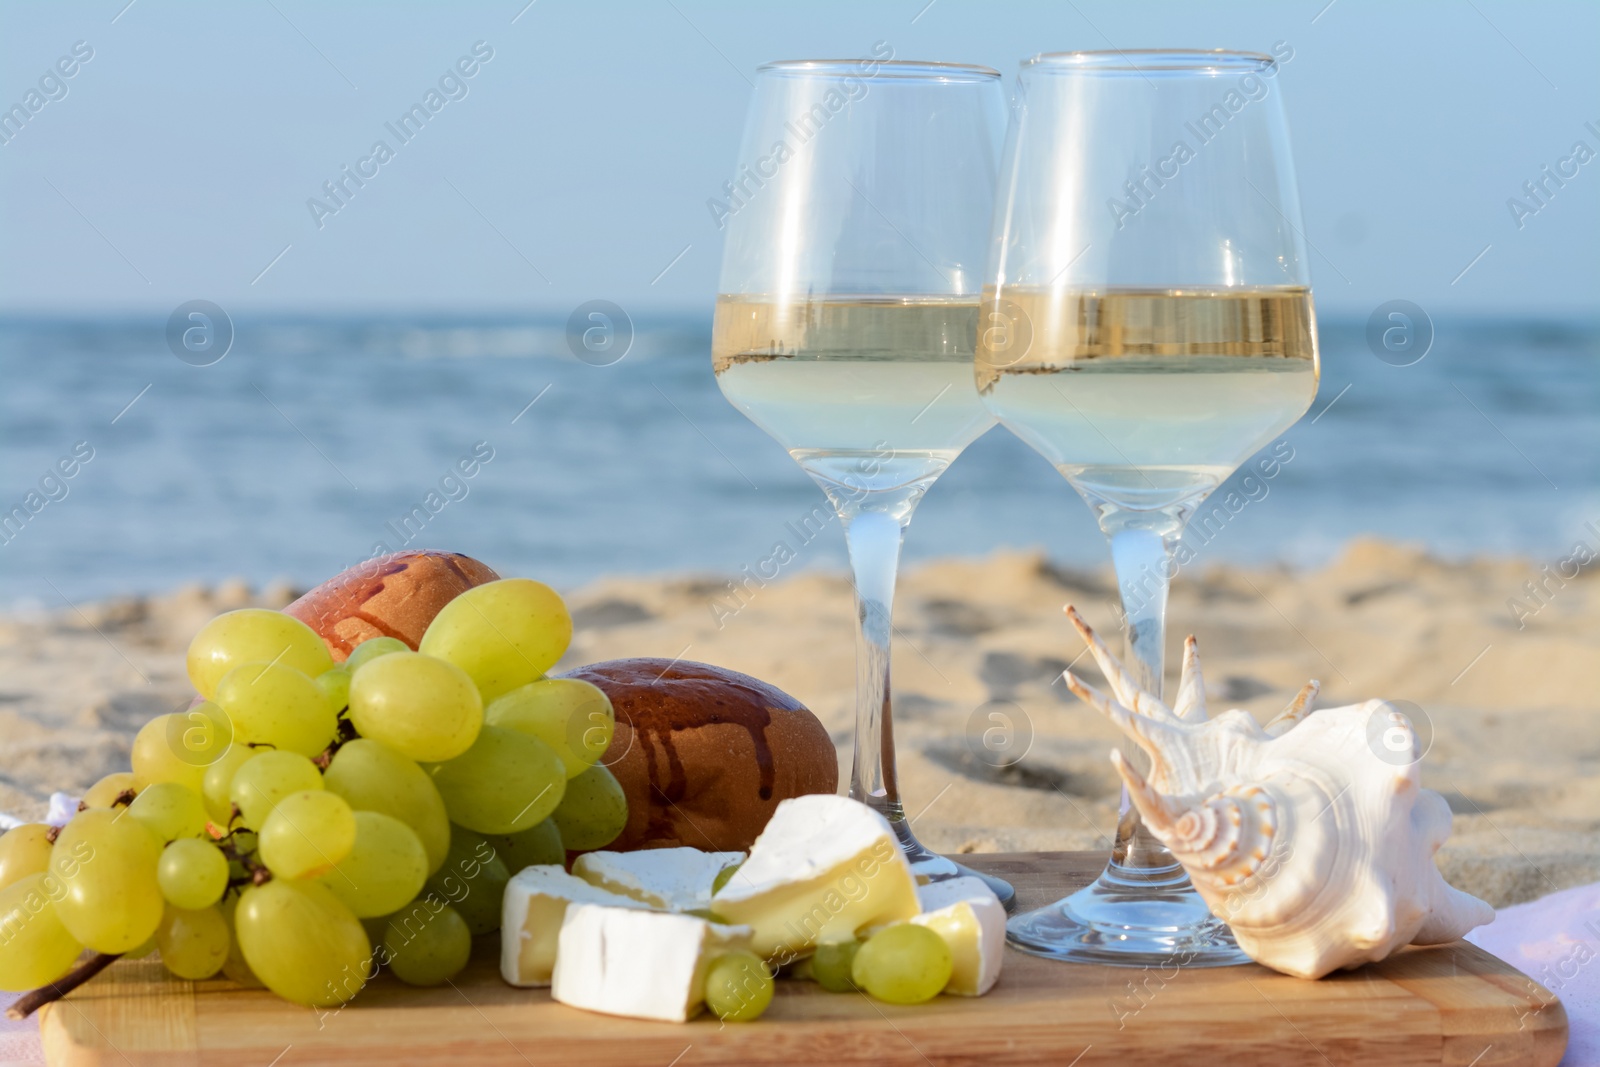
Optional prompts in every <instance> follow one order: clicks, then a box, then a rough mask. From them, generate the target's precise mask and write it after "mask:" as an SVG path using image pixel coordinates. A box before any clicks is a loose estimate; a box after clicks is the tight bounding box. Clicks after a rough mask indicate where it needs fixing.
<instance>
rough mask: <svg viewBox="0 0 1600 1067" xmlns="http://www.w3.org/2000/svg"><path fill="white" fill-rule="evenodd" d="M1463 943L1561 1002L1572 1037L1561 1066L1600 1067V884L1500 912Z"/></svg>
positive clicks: (1567, 890)
mask: <svg viewBox="0 0 1600 1067" xmlns="http://www.w3.org/2000/svg"><path fill="white" fill-rule="evenodd" d="M1467 940H1468V941H1471V942H1472V943H1473V944H1475V945H1477V946H1478V947H1479V948H1483V949H1487V950H1488V951H1490V952H1493V953H1494V954H1495V955H1496V956H1499V957H1500V958H1501V959H1503V960H1505V961H1506V962H1507V963H1509V964H1511V966H1513V967H1515V968H1517V969H1518V970H1519V971H1521V972H1522V973H1524V974H1526V975H1528V976H1529V977H1530V978H1532V979H1533V980H1534V981H1536V982H1538V983H1539V984H1540V985H1542V986H1544V987H1545V988H1546V989H1548V990H1550V992H1552V993H1554V994H1555V995H1556V996H1557V997H1559V998H1560V999H1561V1005H1562V1007H1564V1008H1566V1009H1567V1022H1568V1024H1569V1026H1570V1027H1571V1034H1572V1036H1571V1039H1570V1041H1569V1042H1568V1044H1567V1055H1566V1057H1565V1058H1564V1059H1562V1061H1561V1067H1600V962H1596V961H1600V882H1596V883H1595V884H1593V885H1584V886H1578V887H1577V888H1576V889H1566V890H1563V891H1561V892H1559V893H1552V894H1550V895H1549V896H1547V897H1543V898H1541V899H1539V900H1535V901H1533V902H1531V903H1528V904H1518V905H1516V906H1514V907H1510V908H1502V909H1500V911H1499V912H1498V913H1496V915H1495V918H1494V922H1492V923H1490V924H1489V925H1488V926H1483V927H1479V928H1478V929H1476V930H1474V931H1473V932H1472V933H1470V934H1468V935H1467Z"/></svg>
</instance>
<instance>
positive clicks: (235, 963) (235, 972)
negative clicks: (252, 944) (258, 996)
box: [217, 894, 261, 989]
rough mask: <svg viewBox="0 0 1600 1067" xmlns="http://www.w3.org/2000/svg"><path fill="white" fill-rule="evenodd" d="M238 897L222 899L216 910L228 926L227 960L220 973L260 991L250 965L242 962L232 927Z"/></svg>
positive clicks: (236, 910)
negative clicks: (220, 913)
mask: <svg viewBox="0 0 1600 1067" xmlns="http://www.w3.org/2000/svg"><path fill="white" fill-rule="evenodd" d="M240 899H241V898H240V896H239V895H232V894H230V895H228V896H224V897H223V898H222V903H221V904H219V905H218V906H217V910H219V911H221V912H222V918H223V920H224V921H225V922H227V924H228V934H229V937H228V959H227V962H226V963H224V964H223V965H222V973H223V974H224V975H226V976H227V977H228V978H230V979H232V980H233V981H235V982H237V983H238V984H239V985H242V986H244V987H245V988H246V989H260V988H261V979H259V978H257V977H256V974H255V972H254V971H252V970H251V969H250V965H249V964H248V963H246V962H245V961H244V952H243V951H242V950H241V949H240V948H239V938H238V935H237V933H236V932H235V931H236V927H235V926H234V916H235V915H236V914H237V913H238V910H239V900H240Z"/></svg>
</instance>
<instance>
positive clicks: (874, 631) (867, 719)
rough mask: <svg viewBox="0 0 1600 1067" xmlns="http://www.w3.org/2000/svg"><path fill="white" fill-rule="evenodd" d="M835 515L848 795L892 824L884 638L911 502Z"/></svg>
mask: <svg viewBox="0 0 1600 1067" xmlns="http://www.w3.org/2000/svg"><path fill="white" fill-rule="evenodd" d="M882 497H891V498H893V499H882ZM839 517H840V519H841V520H842V521H843V523H844V534H845V541H846V543H847V545H848V546H849V549H850V570H851V573H852V575H853V576H854V578H855V587H856V741H855V765H854V768H853V769H852V771H851V775H850V795H851V796H852V797H854V798H855V799H856V800H859V801H861V802H862V803H864V804H867V805H869V806H871V807H873V808H875V809H876V810H878V811H879V812H881V813H883V815H884V817H885V818H887V819H889V820H890V821H891V822H898V821H899V820H901V819H903V818H904V817H905V811H904V808H902V807H901V804H900V786H899V782H898V781H897V779H896V777H895V766H894V720H893V716H892V714H891V712H890V707H889V636H890V632H891V614H892V612H893V610H894V580H895V571H896V570H897V569H898V567H899V565H900V545H901V543H902V542H903V541H904V539H905V531H906V526H907V525H908V524H909V523H910V521H911V504H910V502H909V501H907V500H905V498H904V497H903V496H901V495H900V494H898V493H892V492H891V493H883V494H880V493H866V494H862V496H861V497H860V499H859V501H858V502H856V503H853V504H851V505H848V506H846V507H844V508H841V509H840V516H839Z"/></svg>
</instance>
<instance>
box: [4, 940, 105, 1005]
mask: <svg viewBox="0 0 1600 1067" xmlns="http://www.w3.org/2000/svg"><path fill="white" fill-rule="evenodd" d="M121 958H122V953H120V952H96V953H95V954H94V955H93V956H90V957H89V958H88V959H86V960H84V961H83V962H82V963H80V964H78V965H77V966H76V967H74V968H72V970H70V971H68V972H67V973H66V974H64V975H62V976H61V977H60V978H58V979H56V980H55V981H54V982H51V983H50V984H49V985H45V986H40V987H39V988H38V989H35V990H33V991H32V992H31V993H24V994H22V996H20V997H18V998H17V999H16V1001H15V1002H14V1003H13V1004H12V1005H11V1007H10V1008H8V1009H7V1010H6V1018H8V1019H16V1020H22V1019H26V1018H27V1017H28V1016H30V1015H32V1014H33V1013H34V1012H36V1011H38V1010H39V1009H40V1008H42V1007H44V1006H45V1005H46V1004H50V1003H53V1002H55V1001H57V1000H60V999H61V998H62V997H64V996H66V995H67V994H68V993H70V992H72V991H73V990H74V989H77V988H78V987H79V986H81V985H82V984H83V983H85V982H87V981H88V980H89V979H91V978H93V977H94V976H95V975H97V974H99V973H100V972H101V971H103V970H105V969H106V968H107V967H109V966H111V965H112V964H113V963H115V962H117V960H119V959H121Z"/></svg>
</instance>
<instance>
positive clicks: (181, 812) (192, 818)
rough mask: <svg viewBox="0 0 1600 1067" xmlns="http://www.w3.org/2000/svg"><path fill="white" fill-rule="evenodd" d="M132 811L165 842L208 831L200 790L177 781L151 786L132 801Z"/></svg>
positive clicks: (147, 828) (130, 813) (158, 839)
mask: <svg viewBox="0 0 1600 1067" xmlns="http://www.w3.org/2000/svg"><path fill="white" fill-rule="evenodd" d="M128 815H129V816H130V817H132V818H135V819H138V820H139V821H140V822H141V823H143V824H144V828H145V829H146V830H149V831H150V832H151V833H152V834H154V835H155V838H156V840H157V841H161V842H163V843H165V842H167V841H176V840H177V839H178V838H180V837H198V836H200V835H201V834H203V833H205V832H206V806H205V804H204V803H203V802H202V801H201V800H200V797H199V795H198V794H196V793H195V791H194V790H192V789H190V788H188V787H187V786H182V785H179V784H178V783H177V782H156V783H155V784H154V785H151V786H147V787H146V788H145V789H144V791H143V792H141V793H140V794H139V795H138V796H136V797H134V798H133V803H132V804H129V805H128Z"/></svg>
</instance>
